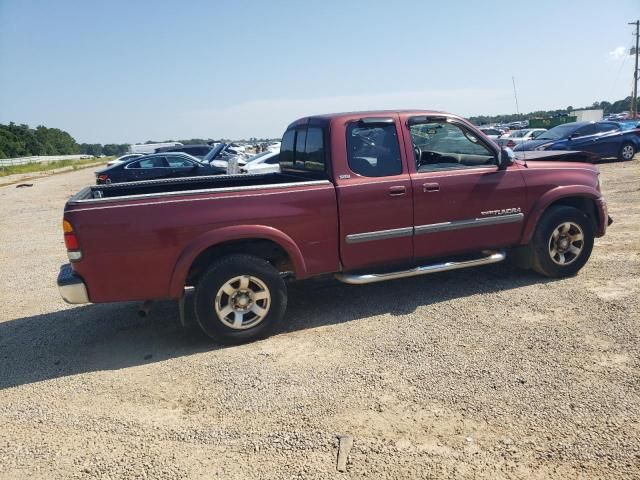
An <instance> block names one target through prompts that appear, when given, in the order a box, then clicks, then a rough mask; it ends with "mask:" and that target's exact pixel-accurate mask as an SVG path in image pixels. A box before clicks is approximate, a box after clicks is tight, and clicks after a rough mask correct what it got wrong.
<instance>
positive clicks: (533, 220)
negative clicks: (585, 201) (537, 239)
mask: <svg viewBox="0 0 640 480" xmlns="http://www.w3.org/2000/svg"><path fill="white" fill-rule="evenodd" d="M569 197H585V198H590V199H592V200H597V199H599V198H601V197H602V194H601V193H600V192H598V190H596V189H595V188H593V187H590V186H587V185H566V186H561V187H555V188H553V189H551V190H548V191H547V192H545V193H544V194H543V195H541V196H540V197H539V198H538V200H537V201H536V203H534V204H533V206H532V207H531V211H530V212H529V216H528V219H527V222H526V224H525V226H524V230H523V232H522V239H521V241H520V243H521V244H522V245H525V244H527V243H529V242H530V241H531V237H532V236H533V232H534V231H535V229H536V225H538V221H539V220H540V217H541V216H542V214H543V213H544V212H545V210H546V209H547V208H548V207H549V205H551V204H552V203H554V202H556V201H558V200H560V199H562V198H569ZM598 220H599V219H597V218H596V221H598Z"/></svg>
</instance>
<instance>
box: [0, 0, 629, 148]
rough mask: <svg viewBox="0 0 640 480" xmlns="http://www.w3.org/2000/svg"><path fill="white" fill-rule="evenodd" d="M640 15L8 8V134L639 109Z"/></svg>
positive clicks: (48, 4)
mask: <svg viewBox="0 0 640 480" xmlns="http://www.w3.org/2000/svg"><path fill="white" fill-rule="evenodd" d="M638 18H640V0H617V1H615V2H610V3H606V2H605V3H603V2H602V1H597V2H596V1H591V0H582V1H580V0H567V1H562V2H558V1H557V0H538V1H536V2H532V3H526V2H524V3H523V2H517V1H515V0H512V1H510V2H508V1H484V2H478V1H472V0H469V1H462V0H447V1H446V2H436V1H427V0H393V1H390V0H384V1H378V0H340V1H335V0H317V1H304V2H303V1H279V0H270V1H258V0H256V1H243V0H235V1H225V0H216V1H211V0H210V1H204V0H203V1H197V0H180V1H177V0H175V1H162V0H156V1H154V2H147V1H144V2H143V1H131V0H124V1H121V0H109V1H102V2H94V1H86V0H83V1H75V0H73V1H72V0H55V1H44V0H41V1H35V0H0V123H8V122H9V121H13V122H16V123H26V124H29V125H31V126H36V125H45V126H47V127H57V128H61V129H63V130H66V131H68V132H69V133H70V134H71V135H72V136H73V137H74V138H75V139H76V140H77V141H78V142H87V143H134V142H143V141H146V140H168V139H179V138H234V139H240V138H249V137H279V136H280V135H281V134H282V132H283V131H284V129H285V128H286V126H287V125H288V124H289V123H290V122H291V121H293V120H295V119H296V118H299V117H302V116H305V115H311V114H318V113H328V112H335V111H352V110H363V109H369V110H371V109H394V108H416V109H418V108H426V109H435V110H445V111H449V112H452V113H457V114H460V115H463V116H472V115H479V114H501V113H516V103H515V99H514V92H513V84H512V77H515V82H516V87H517V94H518V101H519V110H520V112H529V111H534V110H545V109H555V108H564V107H567V106H569V105H571V106H574V107H580V106H586V105H591V104H592V103H593V102H594V101H601V100H607V101H614V100H618V99H621V98H624V97H626V96H628V95H630V92H631V80H632V75H633V74H632V71H633V61H632V57H630V56H629V55H627V53H628V49H629V47H630V46H631V45H632V41H633V35H632V32H633V27H632V26H630V25H627V23H628V22H632V21H635V20H636V19H638Z"/></svg>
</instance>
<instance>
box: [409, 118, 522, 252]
mask: <svg viewBox="0 0 640 480" xmlns="http://www.w3.org/2000/svg"><path fill="white" fill-rule="evenodd" d="M405 124H406V125H407V130H408V132H407V134H406V135H405V150H406V152H407V155H409V152H411V153H412V154H413V155H414V161H413V164H412V165H411V171H412V174H411V181H412V184H413V199H414V206H413V209H414V218H415V220H414V224H415V238H414V255H415V258H416V260H420V259H425V258H429V257H441V256H447V255H452V254H458V253H475V252H479V251H480V250H483V249H490V248H500V247H506V246H510V245H515V244H517V243H518V242H519V240H520V236H521V234H522V221H523V218H524V215H523V210H524V207H525V201H526V198H525V191H526V189H525V185H524V180H523V178H522V174H521V172H520V171H519V167H518V166H517V165H512V166H510V167H507V168H506V169H500V168H499V167H498V153H499V151H498V149H497V147H496V146H495V145H493V144H491V143H489V142H486V141H485V140H484V139H482V138H481V137H480V136H479V135H477V134H476V133H475V132H474V131H473V130H472V129H471V128H470V127H469V126H468V125H466V124H465V123H463V122H461V121H459V120H456V119H450V118H446V117H426V116H425V117H408V118H406V123H405Z"/></svg>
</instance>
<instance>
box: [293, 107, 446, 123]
mask: <svg viewBox="0 0 640 480" xmlns="http://www.w3.org/2000/svg"><path fill="white" fill-rule="evenodd" d="M400 113H404V114H407V113H408V114H415V115H451V114H450V113H447V112H442V111H439V110H414V109H408V110H364V111H355V112H339V113H323V114H320V115H309V116H307V117H302V118H299V119H297V120H295V121H293V122H291V123H290V124H289V126H288V127H287V128H291V127H294V126H297V125H305V124H316V125H317V124H322V125H324V124H327V123H329V122H331V121H332V120H335V119H339V118H353V117H366V116H373V115H376V116H377V115H385V114H386V115H395V114H400Z"/></svg>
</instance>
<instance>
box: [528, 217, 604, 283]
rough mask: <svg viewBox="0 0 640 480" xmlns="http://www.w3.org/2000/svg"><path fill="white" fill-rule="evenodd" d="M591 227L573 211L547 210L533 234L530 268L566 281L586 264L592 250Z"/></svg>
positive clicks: (587, 221)
mask: <svg viewBox="0 0 640 480" xmlns="http://www.w3.org/2000/svg"><path fill="white" fill-rule="evenodd" d="M593 237H594V224H593V221H592V220H591V219H590V218H589V217H588V216H587V215H586V214H585V213H584V212H582V211H581V210H578V209H577V208H574V207H566V206H557V207H551V208H550V209H549V210H548V211H547V212H545V213H544V215H543V216H542V218H541V219H540V221H539V222H538V226H537V227H536V231H535V232H534V234H533V238H532V240H531V243H530V244H529V249H530V252H531V267H532V268H533V269H534V270H535V271H536V272H538V273H539V274H540V275H544V276H545V277H551V278H562V277H570V276H573V275H575V274H576V273H578V272H579V271H580V269H581V268H582V267H584V265H585V264H586V263H587V260H589V257H590V256H591V250H593Z"/></svg>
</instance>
